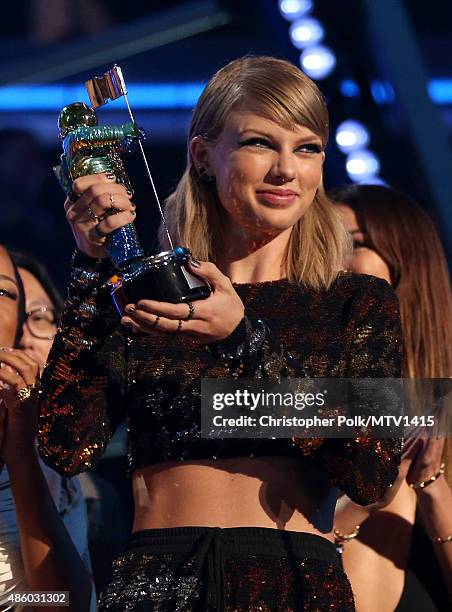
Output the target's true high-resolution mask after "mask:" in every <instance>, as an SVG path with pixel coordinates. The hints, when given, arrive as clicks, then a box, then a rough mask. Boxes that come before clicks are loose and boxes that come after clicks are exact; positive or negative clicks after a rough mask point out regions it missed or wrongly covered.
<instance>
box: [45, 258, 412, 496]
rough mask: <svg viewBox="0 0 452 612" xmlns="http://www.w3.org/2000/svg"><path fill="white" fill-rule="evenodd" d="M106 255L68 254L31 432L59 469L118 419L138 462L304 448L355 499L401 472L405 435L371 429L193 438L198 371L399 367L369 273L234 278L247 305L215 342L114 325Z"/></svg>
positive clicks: (84, 465)
mask: <svg viewBox="0 0 452 612" xmlns="http://www.w3.org/2000/svg"><path fill="white" fill-rule="evenodd" d="M112 274H114V269H112V267H111V264H109V263H108V262H105V261H102V262H96V261H95V260H91V259H89V258H86V257H84V256H83V255H81V254H78V255H76V257H75V259H74V268H73V274H72V278H71V282H70V286H69V295H68V299H67V301H66V304H65V309H64V314H63V318H62V323H61V329H60V331H59V333H58V335H57V337H56V339H55V342H54V345H53V348H52V351H51V354H50V357H49V360H48V365H47V367H46V369H45V372H44V376H43V388H44V393H43V394H42V395H41V398H42V403H41V414H40V428H39V429H40V430H39V442H40V450H41V454H42V456H43V459H44V460H45V461H46V463H48V464H49V465H50V466H51V467H53V468H54V469H55V470H57V471H58V472H60V473H61V474H64V475H73V474H76V473H78V472H80V471H82V470H86V469H89V468H90V467H92V466H93V465H94V464H95V462H96V461H97V460H98V459H99V458H100V457H101V456H102V453H103V451H104V448H105V446H106V444H107V442H108V440H109V439H110V437H111V435H112V432H113V431H114V430H115V428H116V426H117V425H118V423H119V422H121V421H122V420H123V419H127V422H128V428H129V461H130V469H131V470H134V469H136V468H140V467H142V466H145V465H149V464H152V463H160V462H163V461H168V460H180V461H183V460H188V459H206V458H210V459H216V458H220V457H221V458H224V457H256V456H293V457H296V456H301V455H302V456H303V457H309V458H311V459H312V460H313V461H315V462H317V463H318V464H320V466H321V467H323V468H324V469H325V470H326V471H327V472H328V474H329V476H330V478H331V481H332V483H333V484H336V485H337V486H339V487H340V488H341V489H342V490H343V491H345V492H346V493H347V495H348V496H349V497H350V498H351V499H353V500H354V501H356V502H357V503H360V504H368V503H371V502H373V501H375V500H376V499H378V498H379V497H381V495H382V494H383V493H384V491H385V489H386V488H387V487H388V485H390V484H391V483H392V482H393V481H394V480H395V477H396V475H397V469H398V464H399V458H400V447H401V441H400V440H397V439H377V438H373V437H372V436H371V435H370V432H367V435H366V436H363V437H360V438H356V439H323V438H315V439H312V438H311V439H297V440H289V439H277V440H261V439H260V440H249V439H241V440H239V439H235V440H234V439H232V440H231V439H225V440H213V439H212V440H209V439H201V437H200V379H201V377H207V378H226V377H242V376H247V377H270V378H271V377H280V376H312V377H348V378H352V377H398V376H400V371H401V331H400V320H399V312H398V303H397V298H396V297H395V294H394V292H393V290H392V289H391V287H390V286H389V285H388V284H387V283H386V282H385V281H382V280H380V279H377V278H375V277H371V276H366V275H355V274H352V273H343V274H340V275H339V276H338V278H337V280H336V281H335V283H334V284H333V286H332V287H331V288H330V289H329V290H328V291H319V292H316V291H313V290H310V289H308V288H306V287H304V286H300V285H297V284H293V283H290V282H289V281H287V280H280V281H269V282H263V283H256V284H242V285H236V286H235V289H236V291H237V293H238V294H239V296H240V297H241V299H242V301H243V302H244V304H245V313H246V316H245V318H244V319H243V320H242V322H241V323H240V324H239V326H238V327H237V328H236V330H234V332H233V333H232V334H231V335H230V336H229V337H228V338H226V339H225V340H224V341H222V342H220V343H214V344H213V345H209V346H200V345H199V344H197V343H196V342H194V341H193V340H190V339H187V338H186V337H183V336H182V335H177V336H171V335H165V334H162V335H158V336H155V335H153V336H150V335H138V336H135V335H133V334H129V335H128V332H127V331H126V330H125V329H124V328H123V327H122V326H121V325H120V322H119V317H118V315H117V312H116V311H115V309H114V307H113V304H112V302H111V298H110V291H109V286H108V284H107V280H108V279H109V277H110V276H111V275H112Z"/></svg>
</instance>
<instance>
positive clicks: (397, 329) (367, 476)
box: [320, 278, 402, 505]
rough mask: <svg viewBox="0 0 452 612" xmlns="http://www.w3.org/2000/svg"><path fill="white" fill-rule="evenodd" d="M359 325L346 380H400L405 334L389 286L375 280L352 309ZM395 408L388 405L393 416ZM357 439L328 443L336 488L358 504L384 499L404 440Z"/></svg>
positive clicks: (325, 453) (326, 461)
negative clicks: (403, 337)
mask: <svg viewBox="0 0 452 612" xmlns="http://www.w3.org/2000/svg"><path fill="white" fill-rule="evenodd" d="M352 319H353V320H355V321H356V327H355V329H354V332H353V335H352V341H351V347H350V356H349V359H348V366H347V371H346V376H347V377H349V378H359V377H362V378H364V377H371V378H398V377H400V376H401V370H402V332H401V325H400V316H399V305H398V300H397V297H396V295H395V293H394V291H393V290H392V288H391V287H390V286H389V285H388V283H386V282H385V281H381V280H380V279H377V278H374V279H372V280H371V281H370V283H369V285H368V289H367V291H366V292H365V293H364V294H362V295H360V296H359V297H358V298H357V300H356V301H355V304H354V305H353V313H352ZM391 409H392V406H390V405H389V406H388V407H387V410H388V412H391ZM366 433H367V435H365V436H362V437H359V438H348V439H340V438H330V439H328V440H326V441H325V444H324V445H323V448H322V449H321V453H320V456H321V461H322V464H323V465H324V467H325V469H326V471H327V472H328V474H329V475H330V478H331V480H332V482H333V483H334V484H336V485H337V486H338V487H339V488H340V489H342V490H343V491H344V492H345V493H346V494H347V495H348V497H350V499H351V500H352V501H354V502H356V503H357V504H360V505H367V504H370V503H373V502H375V501H377V500H378V499H380V497H382V495H383V494H384V492H385V490H386V489H387V487H388V486H390V485H392V483H393V482H394V481H395V479H396V477H397V473H398V469H399V464H400V457H401V449H402V440H401V438H398V437H388V438H383V437H382V438H378V437H375V436H373V435H372V430H368V431H367V432H366Z"/></svg>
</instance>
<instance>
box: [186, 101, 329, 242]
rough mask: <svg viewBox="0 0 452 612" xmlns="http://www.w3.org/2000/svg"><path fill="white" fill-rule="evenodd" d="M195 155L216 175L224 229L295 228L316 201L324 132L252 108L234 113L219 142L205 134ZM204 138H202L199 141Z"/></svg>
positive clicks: (265, 231) (269, 231)
mask: <svg viewBox="0 0 452 612" xmlns="http://www.w3.org/2000/svg"><path fill="white" fill-rule="evenodd" d="M196 141H197V139H194V142H192V149H191V150H192V155H193V157H194V159H195V162H197V165H198V167H199V166H203V167H204V168H205V169H206V172H207V174H208V175H210V176H214V177H215V179H216V188H217V192H218V196H219V199H220V202H221V204H222V205H223V208H224V210H225V211H226V212H227V215H226V227H225V230H234V228H237V225H239V226H240V227H241V228H242V229H247V230H250V231H251V232H252V233H256V232H257V233H260V232H262V233H263V234H270V235H271V234H275V235H276V234H278V233H280V232H281V231H283V230H286V229H288V228H291V227H292V226H293V225H294V224H295V223H296V222H297V221H298V220H299V219H300V217H302V216H303V215H304V213H305V212H306V210H307V209H308V207H309V206H310V205H311V203H312V201H313V199H314V196H315V194H316V191H317V188H318V187H319V184H320V182H321V179H322V166H323V160H324V157H325V155H324V153H323V146H322V141H321V139H320V137H319V136H317V135H316V134H314V133H313V132H312V131H311V130H309V129H308V128H306V127H303V126H297V127H296V129H295V130H288V129H285V128H283V127H281V126H280V125H278V124H277V123H274V122H273V121H270V120H269V119H264V118H263V117H261V116H259V115H256V114H254V113H251V112H238V111H237V112H232V113H231V114H230V115H229V117H228V119H227V121H226V123H225V126H224V129H223V131H222V133H221V135H220V136H219V138H218V139H217V141H216V142H215V143H209V142H206V141H203V139H201V138H200V137H198V142H196ZM199 141H201V142H199Z"/></svg>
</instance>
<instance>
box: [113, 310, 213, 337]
mask: <svg viewBox="0 0 452 612" xmlns="http://www.w3.org/2000/svg"><path fill="white" fill-rule="evenodd" d="M121 323H122V324H123V325H125V326H126V327H130V329H132V330H133V331H136V332H145V333H153V332H154V333H158V332H164V333H167V334H168V333H183V334H189V335H190V334H198V333H201V332H200V325H199V321H184V320H183V319H177V320H176V319H167V318H165V317H162V316H160V315H154V314H149V313H145V312H141V313H139V312H137V313H136V314H134V315H128V316H125V317H123V318H122V319H121Z"/></svg>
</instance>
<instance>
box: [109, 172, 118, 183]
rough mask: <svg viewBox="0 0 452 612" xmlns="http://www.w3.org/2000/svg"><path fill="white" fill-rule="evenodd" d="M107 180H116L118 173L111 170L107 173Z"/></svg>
mask: <svg viewBox="0 0 452 612" xmlns="http://www.w3.org/2000/svg"><path fill="white" fill-rule="evenodd" d="M107 180H108V181H116V174H113V172H109V173H108V174H107Z"/></svg>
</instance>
